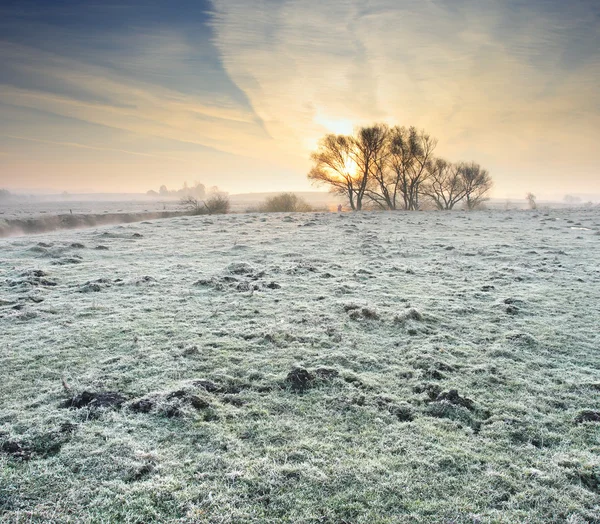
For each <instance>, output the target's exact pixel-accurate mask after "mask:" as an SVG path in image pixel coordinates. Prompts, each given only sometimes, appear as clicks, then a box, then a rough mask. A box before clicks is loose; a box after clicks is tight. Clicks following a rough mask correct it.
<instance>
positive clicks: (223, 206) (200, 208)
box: [181, 193, 230, 215]
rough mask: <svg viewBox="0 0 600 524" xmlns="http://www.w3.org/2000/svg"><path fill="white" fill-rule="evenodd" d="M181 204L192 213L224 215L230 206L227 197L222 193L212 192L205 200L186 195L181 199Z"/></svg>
mask: <svg viewBox="0 0 600 524" xmlns="http://www.w3.org/2000/svg"><path fill="white" fill-rule="evenodd" d="M181 205H182V206H183V207H184V208H185V209H186V210H187V211H189V212H190V213H191V214H193V215H224V214H227V213H229V208H230V203H229V198H228V197H227V195H224V194H223V193H216V194H213V195H212V196H210V197H208V198H207V199H206V200H199V199H197V198H196V197H193V196H187V197H185V198H182V199H181Z"/></svg>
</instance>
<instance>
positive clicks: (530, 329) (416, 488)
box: [0, 208, 600, 524]
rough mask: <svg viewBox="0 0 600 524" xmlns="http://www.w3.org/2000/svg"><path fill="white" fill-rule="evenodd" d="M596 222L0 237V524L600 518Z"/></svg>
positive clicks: (257, 222) (139, 228)
mask: <svg viewBox="0 0 600 524" xmlns="http://www.w3.org/2000/svg"><path fill="white" fill-rule="evenodd" d="M599 248H600V211H599V210H598V209H597V208H595V209H579V210H538V211H502V210H495V211H476V212H463V211H456V212H413V213H407V212H378V213H340V214H336V213H302V214H259V213H252V214H236V215H223V216H180V217H175V218H169V219H161V220H151V221H145V222H139V223H135V224H127V225H112V226H106V227H98V228H91V229H83V230H78V231H59V232H55V233H51V234H50V233H49V234H43V235H31V236H19V237H12V238H6V239H0V346H1V347H0V369H1V376H2V380H0V512H1V517H0V520H2V522H7V523H13V522H14V523H16V522H90V523H91V522H107V523H108V522H130V523H148V522H210V523H220V522H223V523H226V522H236V523H237V522H273V523H275V522H297V523H311V522H314V523H339V524H341V523H367V522H368V523H404V522H406V523H409V522H410V523H413V522H416V523H428V522H445V523H457V524H458V523H473V524H475V523H513V522H528V523H549V522H550V523H552V522H556V523H559V522H567V523H570V524H576V523H585V522H590V523H593V522H596V523H598V522H600V353H599V351H600V335H599V330H598V325H599V324H600V257H599V256H598V249H599Z"/></svg>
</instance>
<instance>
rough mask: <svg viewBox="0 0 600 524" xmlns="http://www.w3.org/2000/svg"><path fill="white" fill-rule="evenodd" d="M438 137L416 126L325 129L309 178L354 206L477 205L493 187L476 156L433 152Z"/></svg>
mask: <svg viewBox="0 0 600 524" xmlns="http://www.w3.org/2000/svg"><path fill="white" fill-rule="evenodd" d="M436 146H437V140H436V139H435V138H433V137H431V136H430V135H428V134H427V133H426V132H425V131H420V130H418V129H416V128H415V127H409V128H406V127H398V126H395V127H388V126H387V125H385V124H375V125H373V126H370V127H361V128H359V129H357V130H356V132H355V133H354V134H353V135H334V134H330V135H326V136H325V137H324V138H323V139H322V140H321V141H320V142H319V146H318V148H317V150H316V151H315V152H314V153H313V154H312V157H311V158H312V161H313V168H312V169H311V171H310V172H309V174H308V178H309V179H311V180H313V181H314V182H316V183H319V184H324V185H327V186H329V188H330V190H331V191H332V192H334V193H337V194H340V195H343V196H345V197H346V198H347V199H348V203H349V204H350V207H351V208H352V210H355V211H359V210H361V209H364V208H371V209H373V208H374V209H390V210H395V209H405V210H409V211H414V210H418V209H423V208H426V207H435V208H437V209H453V208H454V207H455V206H456V205H457V204H458V203H459V202H460V203H464V206H465V207H466V208H467V209H474V208H476V207H478V206H480V205H481V204H482V203H483V202H485V201H486V200H487V199H488V197H487V194H488V192H489V190H490V189H491V187H492V179H491V177H490V174H489V173H488V171H487V170H485V169H483V168H482V167H481V166H480V165H479V164H477V163H475V162H469V163H467V162H456V163H453V162H449V161H447V160H444V159H442V158H439V157H436V156H435V155H434V151H435V148H436Z"/></svg>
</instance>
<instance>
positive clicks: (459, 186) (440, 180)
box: [423, 158, 466, 209]
mask: <svg viewBox="0 0 600 524" xmlns="http://www.w3.org/2000/svg"><path fill="white" fill-rule="evenodd" d="M423 194H424V195H426V196H428V197H429V198H430V199H431V200H432V201H433V203H434V204H435V206H436V207H437V208H438V209H453V208H454V206H455V205H456V204H458V203H459V202H460V201H461V200H462V199H463V198H465V196H466V189H465V184H464V181H463V178H462V176H461V172H460V164H452V163H451V162H448V161H447V160H444V159H443V158H436V159H434V160H432V161H431V162H430V164H429V175H428V177H427V182H426V183H425V184H424V186H423Z"/></svg>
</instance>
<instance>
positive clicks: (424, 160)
mask: <svg viewBox="0 0 600 524" xmlns="http://www.w3.org/2000/svg"><path fill="white" fill-rule="evenodd" d="M390 133H391V134H390V143H389V147H390V151H389V161H390V168H391V170H392V174H391V176H390V178H389V179H388V187H389V188H390V190H389V191H390V194H391V202H392V206H391V209H398V204H399V202H398V195H400V196H401V197H402V206H403V208H404V209H407V210H412V211H414V210H417V209H419V196H420V193H421V186H422V184H423V183H424V182H425V180H426V179H427V176H428V174H429V169H428V167H429V165H430V163H431V160H432V157H433V152H434V150H435V147H436V145H437V140H436V139H435V138H432V137H431V136H429V135H428V134H427V133H425V131H418V130H417V129H416V128H415V127H410V128H406V127H393V128H392V129H391V131H390Z"/></svg>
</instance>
